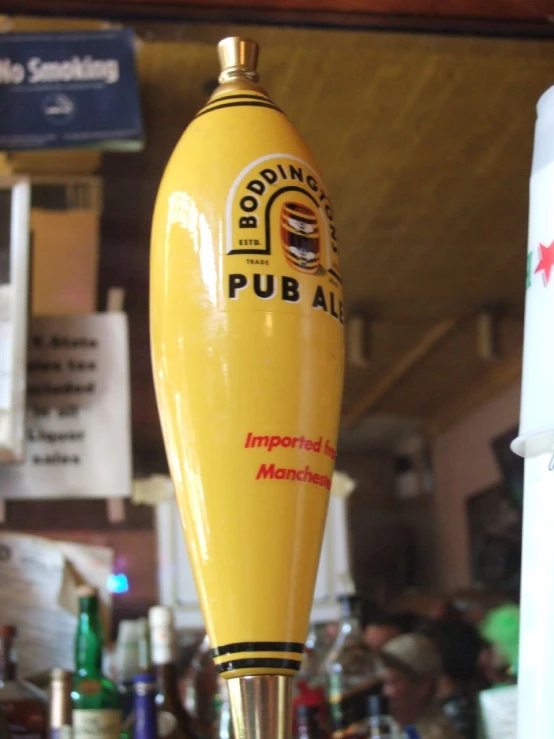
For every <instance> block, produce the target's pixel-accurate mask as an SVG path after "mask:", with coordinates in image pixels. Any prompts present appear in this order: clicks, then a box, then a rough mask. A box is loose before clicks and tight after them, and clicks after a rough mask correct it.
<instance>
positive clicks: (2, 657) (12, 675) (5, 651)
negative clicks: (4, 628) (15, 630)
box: [0, 634, 17, 683]
mask: <svg viewBox="0 0 554 739" xmlns="http://www.w3.org/2000/svg"><path fill="white" fill-rule="evenodd" d="M16 679H17V658H16V655H15V637H14V636H11V635H7V634H5V635H3V636H2V638H1V639H0V682H3V683H7V682H11V681H13V680H16Z"/></svg>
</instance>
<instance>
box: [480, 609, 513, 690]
mask: <svg viewBox="0 0 554 739" xmlns="http://www.w3.org/2000/svg"><path fill="white" fill-rule="evenodd" d="M479 630H480V632H481V636H482V637H483V638H484V639H486V641H487V642H488V643H489V644H490V649H489V650H488V651H486V652H484V653H483V654H482V656H481V666H482V669H483V670H484V671H485V673H486V675H487V678H488V679H489V681H490V683H491V684H493V685H504V684H510V683H514V682H515V681H516V677H517V668H518V660H519V607H518V606H516V605H515V604H513V603H508V604H506V605H503V606H500V607H499V608H494V609H492V610H491V611H490V612H489V613H487V615H486V616H485V617H484V618H483V620H482V622H481V625H480V628H479Z"/></svg>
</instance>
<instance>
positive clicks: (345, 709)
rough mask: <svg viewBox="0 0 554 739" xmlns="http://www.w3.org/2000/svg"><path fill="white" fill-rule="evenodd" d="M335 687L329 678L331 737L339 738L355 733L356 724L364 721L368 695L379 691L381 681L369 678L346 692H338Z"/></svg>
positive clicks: (366, 716) (366, 715)
mask: <svg viewBox="0 0 554 739" xmlns="http://www.w3.org/2000/svg"><path fill="white" fill-rule="evenodd" d="M333 677H334V676H333ZM337 677H338V676H337ZM339 680H340V678H339ZM337 687H338V686H336V685H333V680H332V679H331V690H330V696H329V703H330V708H331V717H332V723H333V737H334V739H341V737H343V736H350V735H352V734H356V733H357V730H356V725H357V724H360V723H362V722H365V721H366V719H367V718H368V702H369V697H370V696H371V695H377V694H378V693H379V692H380V690H381V681H380V680H378V679H374V680H370V681H369V682H366V683H363V684H362V685H359V686H357V687H356V688H354V689H353V690H349V691H348V692H347V693H342V692H340V689H339V690H337Z"/></svg>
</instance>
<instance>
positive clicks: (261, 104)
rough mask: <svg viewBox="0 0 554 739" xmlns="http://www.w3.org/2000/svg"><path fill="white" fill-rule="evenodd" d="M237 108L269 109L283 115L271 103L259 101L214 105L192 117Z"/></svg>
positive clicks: (195, 117)
mask: <svg viewBox="0 0 554 739" xmlns="http://www.w3.org/2000/svg"><path fill="white" fill-rule="evenodd" d="M239 107H250V108H270V109H271V110H276V111H277V112H278V113H283V111H282V110H281V109H280V108H278V107H277V106H276V105H274V104H273V103H269V102H267V103H266V102H263V100H260V102H254V101H252V102H246V101H245V102H244V103H221V104H219V105H216V104H215V103H214V104H212V105H210V106H208V107H206V108H203V109H202V110H201V111H200V112H199V113H197V114H196V115H195V116H194V119H195V120H196V119H197V118H200V116H202V115H206V113H213V112H214V111H216V110H222V109H223V108H239Z"/></svg>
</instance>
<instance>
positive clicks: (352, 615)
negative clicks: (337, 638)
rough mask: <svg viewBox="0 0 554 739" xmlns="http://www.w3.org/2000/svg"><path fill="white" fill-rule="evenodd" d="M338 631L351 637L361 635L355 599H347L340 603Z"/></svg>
mask: <svg viewBox="0 0 554 739" xmlns="http://www.w3.org/2000/svg"><path fill="white" fill-rule="evenodd" d="M340 631H341V633H342V634H345V635H346V634H348V635H350V636H352V637H360V638H361V637H362V628H361V626H360V616H359V606H358V603H357V601H355V600H352V599H349V600H344V601H343V602H342V603H341V619H340Z"/></svg>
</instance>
